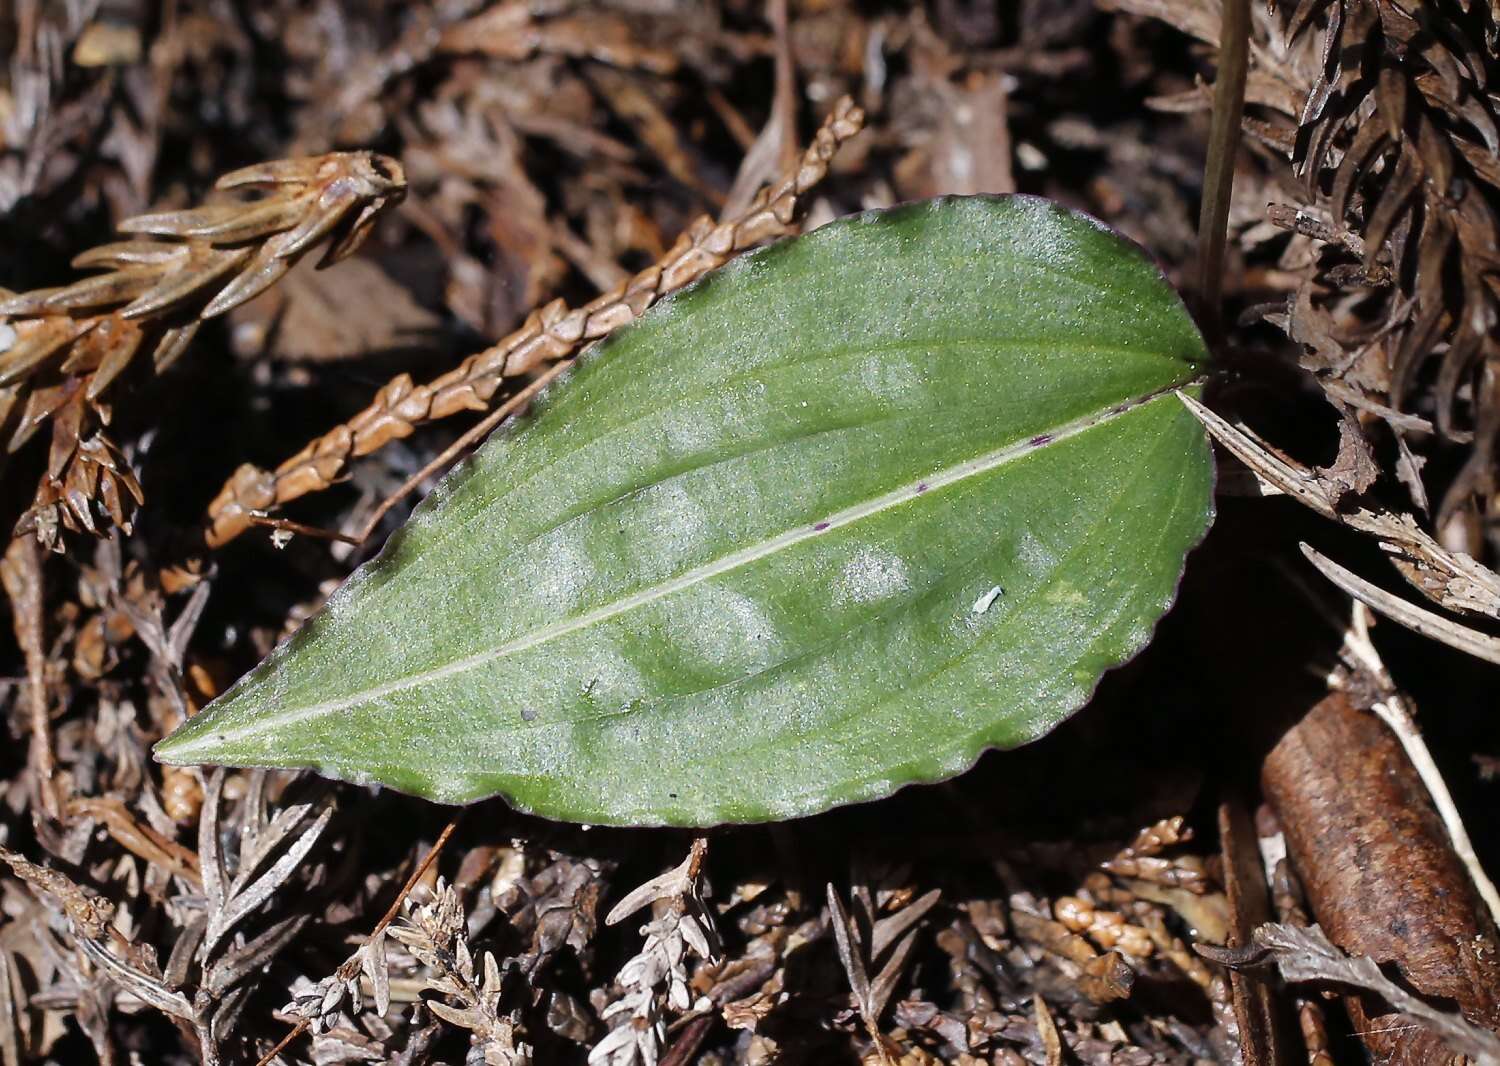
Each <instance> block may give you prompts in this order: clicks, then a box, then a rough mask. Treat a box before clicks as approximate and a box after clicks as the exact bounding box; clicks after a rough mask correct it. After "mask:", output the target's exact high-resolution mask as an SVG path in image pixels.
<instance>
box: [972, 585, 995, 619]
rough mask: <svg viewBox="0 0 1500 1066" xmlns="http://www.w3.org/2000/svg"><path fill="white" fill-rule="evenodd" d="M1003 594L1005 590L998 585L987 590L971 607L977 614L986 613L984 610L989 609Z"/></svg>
mask: <svg viewBox="0 0 1500 1066" xmlns="http://www.w3.org/2000/svg"><path fill="white" fill-rule="evenodd" d="M1003 595H1004V590H1003V589H1001V588H1000V586H999V585H996V586H994V587H993V588H991V589H990V590H989V591H988V592H986V593H985V594H984V595H983V596H981V597H979V599H977V600H975V601H974V606H973V607H971V608H969V609H970V610H971V611H973V612H974V613H975V614H984V612H985V611H988V610H989V609H990V607H991V606H993V605H994V602H995V601H996V600H998V599H999V598H1000V597H1001V596H1003Z"/></svg>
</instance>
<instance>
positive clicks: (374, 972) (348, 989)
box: [256, 816, 461, 1066]
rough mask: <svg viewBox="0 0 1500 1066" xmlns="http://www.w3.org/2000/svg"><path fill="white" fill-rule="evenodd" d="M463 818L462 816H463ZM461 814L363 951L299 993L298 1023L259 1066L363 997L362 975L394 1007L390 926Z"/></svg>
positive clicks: (378, 1004)
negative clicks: (347, 1001) (347, 1003)
mask: <svg viewBox="0 0 1500 1066" xmlns="http://www.w3.org/2000/svg"><path fill="white" fill-rule="evenodd" d="M460 817H461V816H460ZM458 822H459V817H454V818H453V819H452V820H451V821H449V823H448V824H447V825H445V826H444V827H443V831H442V832H441V833H439V834H438V838H437V840H435V841H433V844H432V847H430V848H428V849H427V854H426V855H424V856H423V857H422V861H421V862H419V863H417V866H416V868H415V869H414V870H412V872H411V876H410V877H408V878H407V879H406V883H405V884H403V885H402V886H401V891H399V892H397V893H396V898H395V899H393V900H392V901H391V905H390V906H389V907H388V908H386V912H385V914H383V915H381V917H380V921H378V922H376V923H375V928H374V929H373V930H372V931H371V932H370V936H369V939H367V940H366V941H365V942H364V943H363V944H361V945H360V947H359V950H358V951H356V952H355V953H354V954H352V955H350V956H349V957H348V958H347V959H345V960H344V961H343V962H342V963H340V964H339V968H338V969H337V970H335V971H334V972H333V974H332V975H331V976H329V977H325V978H324V979H323V980H322V981H319V982H318V983H317V985H315V986H314V989H313V991H312V993H311V994H309V995H303V996H298V997H297V998H296V999H295V1000H293V1001H292V1002H291V1003H290V1004H288V1005H287V1007H286V1008H285V1013H287V1014H292V1015H296V1016H297V1024H296V1025H295V1026H294V1027H293V1028H292V1029H291V1031H289V1032H288V1033H287V1034H286V1035H285V1036H284V1037H282V1038H281V1040H280V1041H278V1042H277V1044H276V1046H275V1047H273V1048H272V1049H271V1050H270V1051H268V1052H266V1053H265V1054H264V1055H262V1056H261V1058H260V1061H259V1062H258V1063H257V1064H256V1066H270V1063H271V1061H272V1060H273V1059H274V1058H276V1056H277V1055H279V1054H281V1052H282V1051H284V1050H285V1049H286V1047H287V1045H289V1044H290V1043H291V1042H292V1041H293V1040H295V1039H297V1037H298V1036H300V1035H301V1034H302V1033H303V1032H305V1031H306V1030H307V1029H308V1028H309V1027H314V1031H317V1028H316V1027H318V1026H326V1022H327V1020H328V1018H329V1017H330V1016H331V1015H333V1014H334V1013H335V1012H336V1011H338V1010H339V1009H340V1008H341V1007H342V1006H343V1003H344V1001H345V999H356V998H357V997H358V996H359V992H360V989H359V978H360V976H361V975H363V976H365V977H367V978H368V979H369V981H370V987H371V988H372V990H373V991H374V993H375V1009H376V1011H377V1012H378V1013H380V1014H384V1013H385V1012H386V1009H387V1008H388V1007H389V1006H390V983H389V973H388V972H387V969H386V963H385V936H386V933H387V931H388V930H389V928H390V925H391V922H393V921H395V919H396V916H397V915H399V914H400V913H401V908H402V906H404V905H405V903H406V899H407V897H408V896H410V895H411V891H412V889H414V888H415V887H416V886H417V882H419V881H421V880H422V878H423V876H425V875H426V873H427V871H428V870H429V869H431V868H432V864H433V863H434V862H436V861H437V857H438V855H440V854H441V853H442V850H443V848H444V846H446V845H447V843H448V840H449V839H450V838H451V837H452V836H453V832H454V830H456V829H457V828H458Z"/></svg>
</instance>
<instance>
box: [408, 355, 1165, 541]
mask: <svg viewBox="0 0 1500 1066" xmlns="http://www.w3.org/2000/svg"><path fill="white" fill-rule="evenodd" d="M939 347H957V348H985V349H987V350H995V351H1011V350H1021V351H1028V352H1037V351H1043V350H1045V349H1046V348H1047V347H1052V348H1056V345H1055V343H1049V342H1047V341H1046V339H1045V338H1036V339H1029V338H1028V339H1024V340H1013V339H1009V338H1007V339H1005V340H1003V341H996V340H993V339H991V338H986V337H958V338H949V339H945V340H936V339H925V338H924V339H916V338H912V339H906V340H900V341H891V342H888V343H885V344H874V345H867V344H850V345H843V346H835V347H832V348H828V349H824V350H822V351H819V352H818V353H817V354H816V355H811V356H804V357H801V358H797V359H792V360H788V361H786V362H774V361H773V362H767V363H760V364H757V365H755V366H751V367H745V368H743V369H740V370H736V371H735V372H734V373H732V374H729V375H727V376H725V377H722V378H717V379H715V380H714V381H712V382H703V383H698V385H699V386H702V388H703V389H704V390H705V391H702V392H695V391H694V388H696V387H698V386H690V387H687V388H684V389H683V390H682V391H680V392H676V393H672V394H669V395H668V396H667V397H666V398H665V399H663V400H662V402H660V403H657V404H655V405H653V406H651V407H648V408H647V409H646V410H644V411H639V412H636V413H635V414H634V415H632V416H631V417H630V418H628V419H627V420H625V421H624V422H621V423H620V424H619V425H615V426H610V427H608V428H606V429H604V430H603V432H601V433H598V434H596V435H594V436H591V437H588V438H586V439H583V440H580V441H578V442H577V443H576V444H575V445H574V446H573V447H571V448H569V449H567V450H566V451H563V452H560V453H558V454H556V455H547V456H546V457H545V458H544V459H543V461H542V463H541V465H540V466H539V467H538V468H537V469H535V470H533V471H531V472H530V473H528V474H526V475H525V476H523V477H522V478H521V479H520V480H518V481H512V482H510V483H509V484H507V485H506V487H505V489H504V491H503V492H500V493H498V494H497V495H495V496H492V497H489V498H487V499H485V500H482V501H481V505H480V506H479V507H478V508H477V509H476V511H475V513H474V514H473V515H471V516H470V517H468V518H466V519H465V520H464V521H463V522H461V523H458V524H456V525H453V526H451V531H450V532H448V533H447V535H446V536H444V537H441V538H439V539H437V540H436V541H434V542H433V545H432V546H433V547H440V546H441V545H442V544H446V543H448V542H450V541H452V540H454V539H456V538H464V537H467V536H468V535H469V532H470V530H471V528H472V526H473V525H475V524H478V523H482V522H484V521H486V520H487V516H488V513H489V509H490V508H491V507H493V506H495V505H496V504H498V503H499V502H500V501H502V500H504V499H506V498H508V497H511V496H514V495H515V494H516V493H518V492H520V491H521V490H523V489H524V488H526V487H528V486H529V485H530V484H531V483H532V482H534V481H536V480H538V479H540V478H543V477H546V476H547V473H548V471H549V470H551V469H552V468H553V467H554V466H557V465H559V464H563V463H566V462H568V461H569V460H570V459H573V458H575V457H576V456H577V455H578V454H579V453H580V452H583V451H585V450H587V449H589V448H594V447H598V446H600V445H602V444H604V443H606V442H608V441H610V440H612V439H613V438H615V437H617V436H620V435H621V434H626V433H630V432H633V431H635V430H636V429H638V427H639V426H640V424H641V423H642V422H645V421H649V420H650V419H653V418H656V417H658V416H660V415H664V414H667V413H668V412H670V411H672V410H674V409H675V408H676V407H677V405H678V404H680V403H681V402H682V401H684V400H692V399H694V398H701V397H703V396H708V395H712V394H713V393H716V392H719V391H722V390H724V389H725V388H726V387H729V386H733V385H737V384H740V383H742V382H745V381H748V380H751V379H752V378H754V377H755V376H756V375H757V374H758V373H761V372H764V371H768V370H785V369H789V368H793V367H801V366H805V365H809V364H816V363H826V362H832V361H834V360H838V359H843V358H846V357H848V356H852V355H859V354H862V353H869V354H874V355H880V354H889V353H891V352H899V351H907V350H913V351H915V350H918V349H922V348H939ZM1062 350H1063V351H1066V352H1068V353H1070V354H1071V353H1079V354H1088V355H1104V356H1120V355H1130V356H1137V357H1138V356H1140V355H1142V354H1152V353H1143V352H1142V350H1141V349H1140V348H1135V347H1130V346H1118V345H1107V344H1077V343H1073V344H1069V345H1067V346H1066V347H1065V348H1063V349H1062ZM600 357H601V358H603V357H604V353H601V355H600ZM1182 366H1183V369H1184V370H1185V371H1187V372H1188V373H1191V367H1192V364H1190V363H1186V362H1184V363H1183V364H1182ZM579 369H580V370H587V369H589V368H588V367H587V366H584V367H580V368H579ZM572 376H573V375H567V377H572ZM562 384H563V381H561V380H560V381H557V382H554V383H553V385H552V387H553V388H557V387H558V386H560V385H562ZM1181 384H1182V382H1177V383H1174V384H1172V385H1169V386H1165V387H1167V388H1178V387H1180V385H1181ZM609 395H610V393H609V392H608V390H605V391H604V392H603V393H602V394H601V395H600V396H597V397H594V398H592V399H591V400H590V402H587V403H584V404H583V405H582V406H578V407H576V408H575V409H574V410H573V411H572V412H571V417H573V418H581V417H582V416H583V415H585V414H587V413H588V412H589V411H590V410H592V409H593V408H594V407H596V406H597V405H598V404H599V403H602V402H607V401H608V398H609ZM556 417H561V415H559V414H558V413H557V411H556V410H555V409H553V408H548V409H547V410H545V411H539V412H538V413H537V415H536V416H535V420H533V421H531V422H530V423H525V424H522V425H521V426H520V428H521V430H522V431H523V432H524V431H526V430H533V431H535V430H541V429H544V428H545V427H544V426H543V425H541V424H540V423H541V420H542V419H546V418H556ZM896 417H900V416H896ZM1037 432H1038V433H1046V432H1048V431H1047V430H1046V429H1040V430H1038V431H1037ZM1033 435H1035V434H1033ZM729 458H733V457H729ZM705 465H707V466H711V465H714V464H713V463H708V464H697V465H695V466H690V467H686V468H684V469H683V470H678V471H674V472H673V473H672V475H671V476H673V477H677V476H680V475H681V474H684V473H688V472H690V471H691V470H694V469H698V468H699V467H701V466H705ZM655 483H657V482H654V481H651V482H643V483H641V484H637V485H633V486H631V487H630V488H628V489H625V490H623V491H622V492H620V493H619V494H618V496H628V495H630V494H631V493H633V492H638V491H639V490H640V489H642V488H645V487H648V486H649V485H651V484H655ZM617 498H618V497H617ZM611 502H612V500H605V501H603V502H601V503H594V504H590V505H588V506H585V507H582V508H578V509H575V510H573V511H571V512H569V513H566V514H565V515H563V516H561V517H560V518H559V519H557V520H556V521H555V522H554V523H553V524H552V525H551V526H549V527H547V528H544V529H542V530H540V531H538V532H537V533H535V534H533V535H532V536H531V537H529V538H527V541H526V543H530V542H531V541H534V540H537V539H540V538H541V537H544V536H546V535H547V534H548V533H549V532H551V531H552V530H554V529H556V528H557V527H558V526H561V525H564V524H566V523H567V522H569V521H572V520H573V519H574V518H577V517H579V516H580V515H584V514H588V513H590V512H592V511H595V510H597V509H599V508H600V507H606V506H608V505H609V504H610V503H611Z"/></svg>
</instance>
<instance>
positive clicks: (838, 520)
mask: <svg viewBox="0 0 1500 1066" xmlns="http://www.w3.org/2000/svg"><path fill="white" fill-rule="evenodd" d="M1181 387H1182V383H1180V382H1177V383H1173V384H1170V385H1164V386H1162V387H1160V388H1157V389H1154V390H1152V391H1151V392H1149V393H1146V394H1144V395H1142V396H1137V397H1133V398H1131V399H1129V400H1125V401H1121V402H1120V403H1117V404H1114V405H1112V406H1110V407H1109V408H1108V409H1106V410H1104V411H1095V412H1091V413H1090V414H1088V415H1084V416H1082V417H1080V418H1076V419H1073V420H1072V421H1070V422H1066V423H1063V424H1061V425H1058V426H1054V427H1051V428H1049V429H1044V430H1042V431H1041V432H1040V433H1038V434H1034V435H1033V436H1032V437H1029V438H1027V439H1026V440H1024V441H1015V442H1012V443H1010V444H1007V445H1004V446H1003V447H1000V448H997V449H995V450H993V451H991V452H988V453H986V454H985V455H982V456H979V457H977V458H975V459H969V460H965V461H964V462H961V463H955V464H953V465H951V466H948V467H945V468H943V469H941V470H938V471H935V472H933V473H931V474H928V475H927V476H926V477H923V478H921V479H920V480H919V481H917V482H912V481H908V482H905V483H903V484H902V485H901V486H900V487H898V488H896V489H893V490H891V491H890V492H887V493H883V494H882V495H880V496H877V497H875V498H873V499H870V500H866V501H864V502H863V503H861V504H856V505H854V506H852V507H847V508H844V509H843V510H841V511H838V512H835V513H834V514H831V515H829V516H827V517H826V518H824V519H822V520H821V521H819V522H816V523H811V522H809V523H803V524H801V525H799V526H797V527H796V528H794V529H789V530H787V531H785V532H783V533H779V534H777V535H776V536H774V537H770V538H767V539H765V540H762V541H760V542H758V543H756V544H754V545H751V546H749V547H747V548H742V549H740V550H738V551H734V552H730V553H728V554H727V555H722V556H720V557H718V558H717V559H713V560H710V561H709V562H707V563H704V564H702V565H700V566H697V567H694V568H693V569H691V570H689V571H687V572H685V573H683V574H679V575H678V576H677V577H675V578H672V579H671V580H669V581H664V582H661V583H659V584H657V585H654V586H652V587H651V588H648V589H642V590H640V591H638V592H634V593H631V594H630V595H629V596H623V597H621V598H620V599H618V600H615V601H613V602H612V603H607V604H603V605H601V606H599V607H596V608H594V609H593V610H591V611H587V612H585V613H583V614H581V615H577V616H575V617H573V618H569V619H565V620H563V621H561V622H557V623H554V624H552V625H548V626H542V627H541V628H539V629H536V630H533V631H532V632H531V633H528V634H526V635H525V636H523V637H520V638H518V639H515V640H512V641H509V642H507V643H505V644H502V645H500V646H499V647H497V648H490V649H487V650H486V651H482V652H477V653H475V654H473V655H468V656H465V657H464V658H462V659H456V660H454V661H453V662H450V663H444V664H443V665H442V666H436V667H432V668H431V669H428V670H423V671H420V672H418V673H415V674H411V675H409V676H407V677H404V678H400V679H398V680H395V681H389V682H386V683H385V684H383V685H377V686H374V687H373V688H368V689H365V690H363V691H361V692H357V693H354V694H351V695H348V696H343V697H340V698H338V699H333V700H325V701H322V702H319V703H313V704H308V705H306V706H303V707H294V708H287V709H286V710H283V711H280V712H277V713H275V714H271V715H268V716H266V717H264V718H262V719H258V720H257V721H256V722H255V723H254V724H253V726H247V727H242V728H241V729H238V730H236V729H227V730H222V731H219V732H217V733H215V734H214V736H213V740H214V742H215V743H219V744H222V743H224V742H225V741H226V740H229V739H230V738H232V737H236V736H237V735H239V734H241V733H246V732H248V733H264V732H265V731H266V730H268V729H271V728H275V727H279V726H284V725H289V724H292V723H294V722H301V721H305V720H307V719H310V718H316V717H319V716H321V715H324V714H330V713H334V712H337V711H342V710H347V709H349V708H351V707H354V706H356V705H358V704H361V703H366V702H368V701H370V700H375V699H380V698H381V697H383V696H388V695H391V694H393V693H396V692H401V691H404V690H406V689H410V688H415V687H417V686H419V685H425V684H430V683H432V682H436V681H442V680H443V679H445V678H449V677H453V676H455V675H458V674H463V673H467V672H468V671H470V670H472V669H475V668H476V667H479V666H482V665H483V664H485V663H487V662H493V661H495V660H498V659H503V658H506V657H507V656H510V655H514V654H516V653H518V652H523V651H528V650H530V649H532V648H535V647H538V646H540V645H542V644H546V643H548V642H550V641H552V640H555V639H557V638H558V637H563V636H567V635H568V634H570V633H574V632H577V631H578V630H581V629H586V628H588V627H589V626H593V625H596V624H599V623H602V622H607V621H609V620H610V619H612V618H616V617H618V616H619V615H622V614H624V613H626V612H627V611H632V610H635V609H636V608H638V607H644V606H646V605H648V604H650V603H654V602H656V601H657V600H661V599H665V598H666V597H668V596H671V595H673V594H675V593H677V592H681V591H683V590H684V589H688V588H691V587H693V586H694V585H697V584H700V583H702V582H704V581H707V580H710V579H712V578H715V577H719V576H721V575H723V574H726V573H729V572H730V571H732V570H737V569H739V568H740V567H742V566H746V565H749V564H751V563H754V562H757V561H759V560H760V559H763V558H766V557H767V556H769V555H772V554H774V553H776V552H778V551H781V550H782V549H784V548H789V547H792V546H793V545H796V544H799V543H801V542H803V541H805V540H810V539H812V538H814V537H820V536H824V535H826V534H829V533H833V532H835V531H836V530H839V529H842V528H843V527H845V526H848V525H852V524H853V523H855V522H858V521H860V520H861V519H863V518H866V517H869V516H871V515H875V514H880V513H881V512H883V511H887V510H890V509H891V508H892V507H896V506H899V505H901V504H903V503H907V502H910V501H912V500H915V499H920V498H925V497H928V496H932V495H934V494H935V493H937V492H939V491H941V490H942V489H944V488H946V487H948V486H950V485H955V484H958V483H960V482H963V481H966V480H968V479H969V478H971V477H975V476H977V475H979V474H983V473H987V472H989V471H991V470H994V469H996V468H998V467H1001V466H1004V465H1006V464H1007V463H1010V462H1013V461H1015V460H1017V459H1020V458H1023V457H1025V456H1028V455H1031V454H1033V453H1035V452H1038V451H1041V450H1042V449H1044V448H1047V447H1050V446H1052V445H1054V444H1059V443H1061V442H1063V441H1065V440H1069V439H1071V438H1073V437H1076V436H1079V435H1080V434H1082V433H1086V432H1088V431H1089V430H1090V429H1093V428H1095V427H1097V426H1101V425H1105V424H1107V423H1109V422H1112V421H1114V420H1115V419H1117V418H1122V417H1124V416H1126V415H1128V414H1130V413H1131V412H1133V411H1137V410H1139V409H1141V408H1143V407H1144V406H1145V405H1147V404H1149V403H1151V402H1152V401H1153V400H1157V399H1159V398H1161V397H1163V396H1164V395H1166V394H1169V393H1171V392H1172V391H1174V390H1176V389H1178V388H1181ZM1038 436H1045V437H1047V440H1046V441H1045V442H1043V443H1040V444H1037V443H1033V442H1034V441H1035V439H1036V437H1038ZM917 484H925V485H926V486H927V488H926V489H925V490H922V491H920V492H919V491H918V490H917V488H916V485H917ZM820 527H821V528H820ZM207 739H208V738H205V740H207ZM193 747H194V745H193V744H192V743H189V744H187V745H185V747H184V748H183V749H182V750H181V751H178V752H174V753H173V755H174V757H176V758H178V759H188V760H190V759H191V758H192V748H193Z"/></svg>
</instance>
